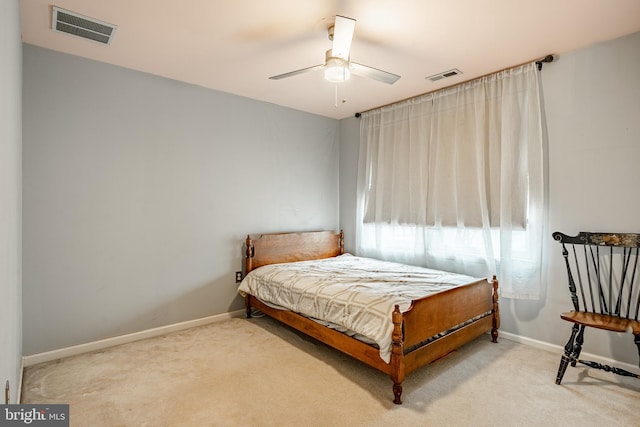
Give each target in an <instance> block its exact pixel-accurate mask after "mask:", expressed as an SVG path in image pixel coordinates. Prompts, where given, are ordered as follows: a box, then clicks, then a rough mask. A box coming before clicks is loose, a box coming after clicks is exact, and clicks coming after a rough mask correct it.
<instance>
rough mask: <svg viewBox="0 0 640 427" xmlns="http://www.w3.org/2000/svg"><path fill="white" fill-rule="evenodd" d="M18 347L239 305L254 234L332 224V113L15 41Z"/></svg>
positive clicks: (70, 341) (87, 337)
mask: <svg viewBox="0 0 640 427" xmlns="http://www.w3.org/2000/svg"><path fill="white" fill-rule="evenodd" d="M23 78H24V98H23V102H24V196H23V197H24V207H23V209H24V216H23V221H24V226H23V233H24V236H23V239H24V255H23V256H24V264H23V268H24V280H23V288H24V307H23V310H24V354H26V355H29V354H34V353H38V352H43V351H47V350H51V349H55V348H60V347H65V346H70V345H74V344H80V343H85V342H89V341H93V340H97V339H102V338H106V337H110V336H115V335H121V334H125V333H130V332H135V331H139V330H144V329H148V328H152V327H157V326H162V325H167V324H172V323H175V322H180V321H186V320H191V319H197V318H200V317H204V316H208V315H215V314H220V313H226V312H229V311H234V310H238V309H241V308H242V306H243V304H242V301H241V299H240V298H239V297H238V296H237V292H236V288H237V285H236V283H235V280H234V272H235V271H237V270H241V268H242V243H243V241H244V238H245V237H246V235H247V234H248V233H261V232H275V231H291V230H319V229H338V225H339V222H338V221H339V213H338V204H339V200H338V190H339V186H338V174H339V172H338V155H339V153H338V149H339V144H338V128H339V122H338V121H337V120H333V119H328V118H324V117H320V116H315V115H311V114H307V113H303V112H299V111H295V110H291V109H285V108H282V107H278V106H275V105H272V104H267V103H263V102H258V101H254V100H250V99H246V98H241V97H237V96H233V95H229V94H225V93H220V92H215V91H211V90H207V89H204V88H201V87H197V86H192V85H188V84H184V83H180V82H176V81H172V80H168V79H164V78H160V77H156V76H152V75H148V74H144V73H139V72H136V71H132V70H127V69H123V68H119V67H114V66H110V65H107V64H103V63H98V62H94V61H90V60H86V59H82V58H78V57H74V56H70V55H66V54H61V53H57V52H54V51H50V50H45V49H42V48H38V47H35V46H31V45H24V77H23Z"/></svg>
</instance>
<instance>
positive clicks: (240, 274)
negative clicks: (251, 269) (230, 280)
mask: <svg viewBox="0 0 640 427" xmlns="http://www.w3.org/2000/svg"><path fill="white" fill-rule="evenodd" d="M240 282H242V271H236V283H240Z"/></svg>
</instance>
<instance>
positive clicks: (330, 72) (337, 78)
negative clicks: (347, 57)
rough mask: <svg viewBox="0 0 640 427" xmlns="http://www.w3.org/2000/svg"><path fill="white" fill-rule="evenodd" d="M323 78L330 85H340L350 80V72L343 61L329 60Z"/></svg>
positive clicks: (338, 59) (337, 59)
mask: <svg viewBox="0 0 640 427" xmlns="http://www.w3.org/2000/svg"><path fill="white" fill-rule="evenodd" d="M324 78H325V80H327V81H330V82H331V83H342V82H344V81H346V80H349V79H350V78H351V71H350V70H349V67H348V65H347V63H346V62H345V61H344V60H342V59H340V58H331V59H329V60H328V61H327V64H326V65H325V68H324Z"/></svg>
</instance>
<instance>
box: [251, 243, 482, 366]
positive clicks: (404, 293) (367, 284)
mask: <svg viewBox="0 0 640 427" xmlns="http://www.w3.org/2000/svg"><path fill="white" fill-rule="evenodd" d="M478 280H479V279H478V278H474V277H470V276H465V275H461V274H455V273H447V272H443V271H438V270H430V269H427V268H421V267H415V266H409V265H404V264H398V263H393V262H386V261H379V260H374V259H370V258H362V257H356V256H353V255H350V254H345V255H340V256H337V257H335V258H327V259H323V260H315V261H300V262H292V263H286V264H272V265H265V266H262V267H260V268H257V269H255V270H253V271H251V272H250V273H249V274H247V276H246V277H245V279H244V280H243V281H242V283H241V284H240V287H239V288H238V291H239V292H240V294H241V295H243V296H244V295H246V294H247V293H248V294H251V295H253V296H255V297H257V298H259V299H260V300H262V301H264V302H266V303H272V304H276V305H279V306H282V307H285V308H287V309H289V310H292V311H295V312H297V313H300V314H303V315H305V316H308V317H311V318H315V319H320V320H324V321H328V322H331V323H334V324H337V325H340V326H343V327H344V328H347V329H349V330H351V331H354V332H355V333H357V334H360V335H362V336H364V337H366V338H367V339H369V340H371V341H373V342H375V343H376V344H377V345H378V347H379V348H380V357H381V358H382V360H384V361H385V362H387V363H388V362H389V360H390V358H391V332H392V331H393V322H392V320H391V313H392V312H393V309H394V306H395V305H396V304H397V305H399V306H400V310H401V311H403V312H404V311H406V310H408V309H409V307H410V306H411V301H412V300H414V299H418V298H423V297H425V296H428V295H432V294H435V293H437V292H441V291H444V290H447V289H451V288H454V287H457V286H460V285H464V284H468V283H473V282H476V281H478Z"/></svg>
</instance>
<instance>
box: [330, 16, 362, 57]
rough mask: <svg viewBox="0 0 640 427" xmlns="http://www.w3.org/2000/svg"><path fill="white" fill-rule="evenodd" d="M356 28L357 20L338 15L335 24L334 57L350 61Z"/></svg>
mask: <svg viewBox="0 0 640 427" xmlns="http://www.w3.org/2000/svg"><path fill="white" fill-rule="evenodd" d="M355 28H356V20H355V19H351V18H346V17H344V16H340V15H336V22H335V24H333V48H332V49H331V51H332V56H335V57H337V58H342V59H344V60H345V61H348V60H349V51H350V50H351V40H352V39H353V32H354V30H355Z"/></svg>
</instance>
